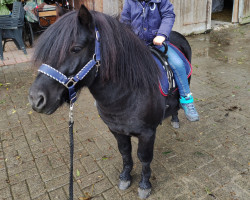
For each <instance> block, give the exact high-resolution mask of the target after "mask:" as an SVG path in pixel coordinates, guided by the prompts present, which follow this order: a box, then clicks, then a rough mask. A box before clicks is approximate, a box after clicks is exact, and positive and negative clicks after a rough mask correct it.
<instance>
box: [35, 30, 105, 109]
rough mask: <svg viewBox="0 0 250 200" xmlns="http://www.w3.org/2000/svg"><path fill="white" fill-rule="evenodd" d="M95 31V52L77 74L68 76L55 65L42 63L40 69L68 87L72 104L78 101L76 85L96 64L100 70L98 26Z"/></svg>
mask: <svg viewBox="0 0 250 200" xmlns="http://www.w3.org/2000/svg"><path fill="white" fill-rule="evenodd" d="M95 32H96V39H95V53H94V55H93V58H92V59H91V60H90V61H89V62H88V63H87V64H86V65H85V66H84V67H83V68H82V69H81V70H80V71H79V72H78V73H77V74H76V75H75V76H73V77H70V78H68V77H67V76H65V75H64V74H63V73H61V72H59V71H58V70H56V69H54V68H53V67H51V66H49V65H47V64H42V65H41V66H40V68H39V69H38V71H39V72H41V73H43V74H45V75H47V76H49V77H51V78H53V79H54V80H56V81H58V82H59V83H61V84H62V85H64V86H65V87H66V88H68V90H69V99H70V103H71V104H73V103H74V102H75V101H76V91H75V85H76V84H77V83H78V82H79V81H81V80H82V79H83V78H84V77H85V76H86V75H87V74H88V73H89V72H90V70H91V69H92V68H93V67H94V66H96V67H97V72H98V68H99V66H100V60H101V51H100V34H99V32H98V30H97V28H95Z"/></svg>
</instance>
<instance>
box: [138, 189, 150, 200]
mask: <svg viewBox="0 0 250 200" xmlns="http://www.w3.org/2000/svg"><path fill="white" fill-rule="evenodd" d="M150 194H151V188H149V189H141V188H138V196H139V198H140V199H146V198H148V197H149V196H150Z"/></svg>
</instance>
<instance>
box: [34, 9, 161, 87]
mask: <svg viewBox="0 0 250 200" xmlns="http://www.w3.org/2000/svg"><path fill="white" fill-rule="evenodd" d="M91 14H92V16H93V19H94V22H95V24H96V26H97V28H98V31H99V33H100V38H101V39H100V42H101V67H100V77H101V79H102V80H103V81H113V82H116V83H117V84H120V85H122V86H124V87H129V88H133V89H145V88H151V89H153V90H156V89H157V90H158V78H159V76H160V72H159V70H158V67H157V66H156V63H155V61H154V59H153V58H152V55H151V53H150V51H149V49H148V48H147V47H146V45H145V44H144V43H143V42H142V41H141V40H140V39H139V38H138V36H136V35H135V34H134V33H133V31H132V30H131V29H130V27H128V26H127V25H125V24H122V23H120V22H119V20H118V19H117V18H114V17H111V16H108V15H106V14H103V13H99V12H95V11H91ZM78 29H79V22H78V18H77V12H76V11H72V12H69V13H67V14H66V15H64V16H62V17H61V18H60V19H59V20H58V22H56V23H55V24H53V25H52V26H51V27H49V28H48V30H46V31H45V32H44V33H43V34H42V35H41V37H40V38H39V42H38V44H37V47H36V50H35V53H34V64H35V65H36V66H37V65H40V64H41V63H43V62H46V64H49V65H51V66H53V67H55V68H58V66H60V65H61V64H62V63H63V62H64V60H65V59H66V56H67V52H68V51H69V48H70V45H71V44H72V43H73V42H74V41H75V40H76V38H77V34H78V33H79V32H80V31H79V30H78ZM55 52H57V53H55Z"/></svg>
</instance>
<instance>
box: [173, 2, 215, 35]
mask: <svg viewBox="0 0 250 200" xmlns="http://www.w3.org/2000/svg"><path fill="white" fill-rule="evenodd" d="M170 1H171V2H172V3H173V5H174V12H175V14H176V19H175V25H174V28H173V29H174V30H176V31H178V32H180V33H183V34H190V33H202V32H204V31H207V30H209V29H211V11H212V0H170Z"/></svg>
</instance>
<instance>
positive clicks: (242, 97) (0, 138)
mask: <svg viewBox="0 0 250 200" xmlns="http://www.w3.org/2000/svg"><path fill="white" fill-rule="evenodd" d="M188 40H189V41H190V43H191V46H192V48H193V61H192V63H193V68H194V69H193V77H192V84H191V85H192V88H191V89H192V92H193V94H194V97H195V100H196V106H197V109H198V111H199V113H200V118H201V119H200V121H199V122H195V123H191V122H189V121H187V120H186V119H185V116H184V114H183V110H181V111H180V112H179V116H180V120H181V123H180V125H181V128H180V129H173V128H172V127H171V126H170V120H169V119H166V120H165V121H164V123H163V124H162V125H161V126H159V127H158V129H157V137H156V142H155V150H154V160H153V162H152V177H151V182H152V185H153V190H152V195H151V196H150V197H149V200H157V199H159V200H173V199H176V200H177V199H178V200H188V199H195V200H196V199H204V200H213V199H219V200H236V199H237V200H248V199H250V181H249V180H250V179H249V178H250V177H249V166H250V160H249V157H250V156H249V155H250V150H249V127H250V125H249V122H250V116H249V113H250V105H249V97H250V95H249V93H250V88H249V77H250V59H249V55H250V46H249V44H250V26H249V25H247V26H242V27H237V28H233V29H228V30H226V31H221V32H215V33H211V34H208V35H198V36H192V37H188ZM35 73H36V72H35V70H33V69H31V67H30V64H29V63H22V64H17V65H12V66H3V67H0V84H1V85H0V199H1V200H10V199H14V200H28V199H32V200H56V199H60V200H64V199H65V200H66V199H67V197H68V178H69V139H68V129H67V120H68V108H67V106H64V107H62V108H60V109H59V110H58V111H57V112H56V113H55V114H53V115H51V116H47V115H42V114H38V113H35V112H34V111H32V109H31V107H30V105H29V103H28V100H27V94H28V89H29V87H30V85H31V82H32V81H33V79H34V77H35V75H34V74H35ZM93 103H94V100H93V98H92V96H91V95H90V93H89V92H88V90H83V91H82V93H81V97H80V99H79V100H78V102H77V105H76V106H75V121H76V122H75V155H74V179H75V181H74V189H75V192H74V196H75V197H74V198H75V199H78V200H89V199H95V200H102V199H106V200H112V199H113V200H119V199H124V200H133V199H137V187H138V181H139V178H140V169H141V165H140V163H139V161H138V159H137V157H136V147H137V140H136V139H133V158H134V161H135V165H134V169H133V171H132V176H133V183H132V186H131V187H130V188H129V189H128V190H126V191H120V190H119V189H118V187H117V183H118V176H119V172H120V171H121V168H122V163H121V156H120V154H119V152H118V149H117V145H116V141H115V139H114V138H113V136H112V135H111V133H109V131H108V129H107V127H106V126H105V124H104V123H103V122H102V121H101V119H100V118H99V116H98V113H97V111H96V108H95V107H94V104H93Z"/></svg>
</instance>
